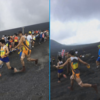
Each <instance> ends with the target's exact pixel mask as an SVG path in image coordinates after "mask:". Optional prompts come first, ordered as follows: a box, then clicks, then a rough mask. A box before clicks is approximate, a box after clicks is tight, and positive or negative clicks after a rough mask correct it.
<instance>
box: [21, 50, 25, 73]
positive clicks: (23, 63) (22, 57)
mask: <svg viewBox="0 0 100 100" xmlns="http://www.w3.org/2000/svg"><path fill="white" fill-rule="evenodd" d="M24 58H25V54H24V53H23V52H22V55H21V64H22V66H23V69H22V70H21V72H23V71H25V62H24Z"/></svg>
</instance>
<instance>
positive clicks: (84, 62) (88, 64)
mask: <svg viewBox="0 0 100 100" xmlns="http://www.w3.org/2000/svg"><path fill="white" fill-rule="evenodd" d="M78 60H79V62H81V63H82V64H84V65H89V64H88V63H86V62H84V61H83V60H81V59H80V58H78Z"/></svg>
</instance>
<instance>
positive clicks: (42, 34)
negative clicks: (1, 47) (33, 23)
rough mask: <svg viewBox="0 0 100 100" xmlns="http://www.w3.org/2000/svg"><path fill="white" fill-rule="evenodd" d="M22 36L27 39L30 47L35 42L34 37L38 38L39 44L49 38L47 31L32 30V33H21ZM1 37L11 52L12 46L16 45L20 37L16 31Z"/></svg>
mask: <svg viewBox="0 0 100 100" xmlns="http://www.w3.org/2000/svg"><path fill="white" fill-rule="evenodd" d="M23 36H24V37H25V39H27V40H28V41H29V43H30V48H33V47H34V45H35V42H36V41H37V40H36V39H38V42H39V44H41V42H42V41H43V42H45V41H46V40H48V39H49V31H48V30H46V31H36V32H35V31H34V33H33V31H29V32H28V33H25V34H23ZM1 39H3V40H5V43H6V45H7V46H8V49H9V51H10V52H12V48H14V47H15V46H16V45H18V43H19V39H20V37H19V36H18V34H17V33H15V34H13V35H10V36H7V35H3V36H2V38H1Z"/></svg>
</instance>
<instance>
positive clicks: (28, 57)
mask: <svg viewBox="0 0 100 100" xmlns="http://www.w3.org/2000/svg"><path fill="white" fill-rule="evenodd" d="M27 60H28V61H35V64H37V63H38V59H33V58H31V57H30V54H29V55H27Z"/></svg>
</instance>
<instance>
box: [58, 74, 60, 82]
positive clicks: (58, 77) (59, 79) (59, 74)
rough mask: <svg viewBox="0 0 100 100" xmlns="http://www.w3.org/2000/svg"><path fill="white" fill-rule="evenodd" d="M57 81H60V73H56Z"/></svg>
mask: <svg viewBox="0 0 100 100" xmlns="http://www.w3.org/2000/svg"><path fill="white" fill-rule="evenodd" d="M58 83H60V73H58Z"/></svg>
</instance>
